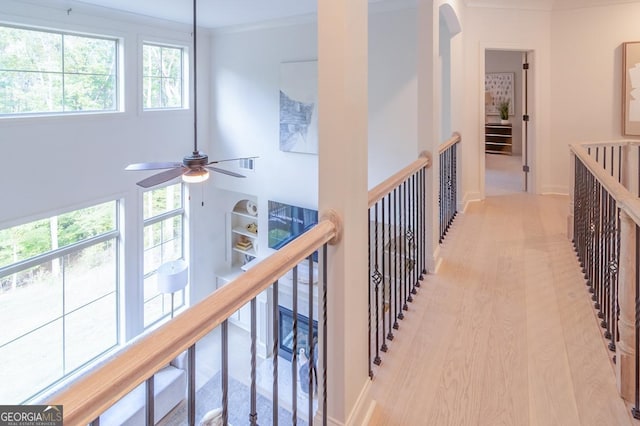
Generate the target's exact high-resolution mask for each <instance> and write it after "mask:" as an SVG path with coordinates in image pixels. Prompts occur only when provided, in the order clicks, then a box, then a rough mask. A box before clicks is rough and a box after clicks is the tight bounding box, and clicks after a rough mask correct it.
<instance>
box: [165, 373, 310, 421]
mask: <svg viewBox="0 0 640 426" xmlns="http://www.w3.org/2000/svg"><path fill="white" fill-rule="evenodd" d="M256 402H257V404H256V405H257V414H258V424H259V425H261V426H267V425H272V424H273V408H272V407H273V406H272V404H271V400H270V399H269V398H267V397H265V396H263V395H261V394H260V393H258V394H257V397H256ZM218 407H222V384H221V378H220V373H217V374H216V375H215V376H214V377H213V378H211V379H210V380H209V381H208V382H207V383H205V384H204V386H202V387H201V388H200V389H198V390H197V391H196V425H198V424H200V420H201V419H202V418H203V417H204V416H205V414H206V413H207V412H209V411H210V410H213V409H215V408H218ZM250 407H251V391H250V389H249V386H246V385H244V384H243V383H241V382H239V381H238V380H235V379H234V378H232V377H229V393H228V413H229V424H230V425H232V426H241V425H246V424H250V422H249V411H250ZM291 417H292V414H291V412H290V411H288V410H286V409H285V408H283V407H278V424H279V425H291V424H293V421H292V418H291ZM160 423H161V424H162V425H163V426H183V425H187V404H186V401H183V402H182V403H181V404H180V405H179V406H178V407H177V408H176V409H175V410H173V411H172V412H171V413H169V414H168V415H167V416H166V417H165V418H164V419H162V421H161V422H160ZM297 424H298V425H300V426H306V425H307V423H306V422H305V421H304V420H301V419H300V418H298V422H297Z"/></svg>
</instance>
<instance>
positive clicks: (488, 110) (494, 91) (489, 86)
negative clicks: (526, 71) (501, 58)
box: [484, 72, 516, 115]
mask: <svg viewBox="0 0 640 426" xmlns="http://www.w3.org/2000/svg"><path fill="white" fill-rule="evenodd" d="M515 80H516V77H515V73H513V72H488V73H486V74H485V76H484V92H485V111H484V112H485V114H487V115H498V114H499V113H500V104H501V103H502V102H504V101H508V102H509V115H513V113H514V112H513V111H514V110H513V108H514V105H515V104H514V101H515V99H514V87H515Z"/></svg>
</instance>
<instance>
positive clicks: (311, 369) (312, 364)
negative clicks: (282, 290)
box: [307, 254, 318, 425]
mask: <svg viewBox="0 0 640 426" xmlns="http://www.w3.org/2000/svg"><path fill="white" fill-rule="evenodd" d="M308 259H309V289H308V290H309V326H308V327H307V328H308V331H309V334H308V337H307V339H308V340H307V341H308V342H309V354H308V356H307V364H308V373H309V422H308V424H309V425H313V395H315V389H314V387H315V384H316V383H317V382H318V380H317V379H316V378H315V373H316V361H315V357H316V341H315V339H316V338H317V336H314V335H313V303H314V301H313V300H314V299H313V281H314V280H313V254H311V255H309V258H308Z"/></svg>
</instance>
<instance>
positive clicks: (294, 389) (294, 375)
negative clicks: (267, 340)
mask: <svg viewBox="0 0 640 426" xmlns="http://www.w3.org/2000/svg"><path fill="white" fill-rule="evenodd" d="M292 299H293V300H292V304H291V305H292V306H291V307H292V309H293V327H292V328H293V354H292V356H291V401H292V408H293V409H292V410H291V411H292V413H291V424H292V425H294V426H295V425H296V424H298V265H296V266H294V267H293V296H292Z"/></svg>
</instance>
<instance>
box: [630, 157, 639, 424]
mask: <svg viewBox="0 0 640 426" xmlns="http://www.w3.org/2000/svg"><path fill="white" fill-rule="evenodd" d="M639 153H640V152H639ZM638 170H640V169H638ZM635 261H636V276H635V278H636V294H635V296H636V300H635V302H636V303H635V308H636V323H635V326H636V327H635V354H634V357H635V364H636V371H635V373H636V374H635V376H636V377H635V406H634V407H633V408H632V409H631V413H632V414H633V418H635V419H640V227H639V226H638V225H637V224H636V258H635Z"/></svg>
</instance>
